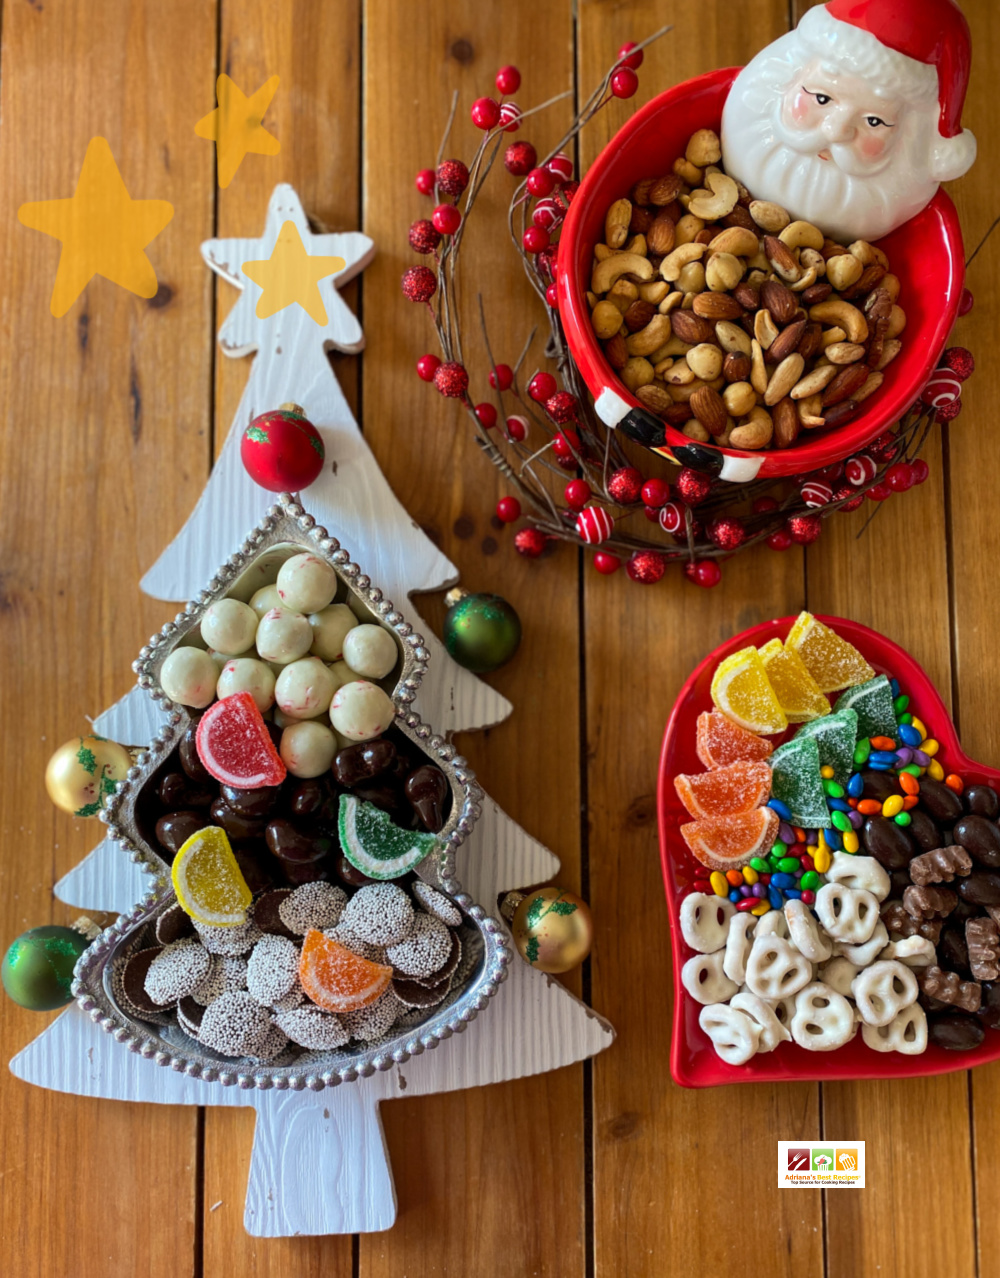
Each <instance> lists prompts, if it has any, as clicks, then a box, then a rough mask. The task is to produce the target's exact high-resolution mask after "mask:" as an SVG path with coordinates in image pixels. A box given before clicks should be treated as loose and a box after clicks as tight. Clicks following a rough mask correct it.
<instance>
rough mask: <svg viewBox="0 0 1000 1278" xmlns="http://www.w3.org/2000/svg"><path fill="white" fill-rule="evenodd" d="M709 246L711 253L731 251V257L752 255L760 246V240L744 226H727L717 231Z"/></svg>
mask: <svg viewBox="0 0 1000 1278" xmlns="http://www.w3.org/2000/svg"><path fill="white" fill-rule="evenodd" d="M709 248H710V249H711V251H712V252H713V253H732V255H733V257H752V256H753V255H754V254H755V253H756V252H757V250H758V249H759V248H760V240H759V239H758V238H757V236H756V235H754V233H753V231H748V230H747V228H746V227H745V226H729V227H727V228H726V229H725V230H724V231H720V232H719V234H718V235H717V236H716V237H715V239H714V240H713V241H712V243H711V244H710V245H709Z"/></svg>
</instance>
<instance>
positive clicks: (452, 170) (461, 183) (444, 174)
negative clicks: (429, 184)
mask: <svg viewBox="0 0 1000 1278" xmlns="http://www.w3.org/2000/svg"><path fill="white" fill-rule="evenodd" d="M437 184H438V186H439V187H440V188H441V190H442V191H444V193H445V195H451V196H456V195H461V194H462V192H463V191H464V190H465V188H466V187H467V186H468V185H469V170H468V169H467V168H466V167H465V165H464V164H463V163H462V161H461V160H442V161H441V163H440V164H439V165H438V166H437Z"/></svg>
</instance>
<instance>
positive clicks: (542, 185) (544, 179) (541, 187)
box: [525, 169, 556, 195]
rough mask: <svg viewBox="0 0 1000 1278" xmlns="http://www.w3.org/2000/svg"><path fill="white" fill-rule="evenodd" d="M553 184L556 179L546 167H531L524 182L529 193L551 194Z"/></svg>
mask: <svg viewBox="0 0 1000 1278" xmlns="http://www.w3.org/2000/svg"><path fill="white" fill-rule="evenodd" d="M555 185H556V180H555V178H554V177H553V176H552V174H551V173H550V172H549V171H548V169H532V170H531V172H530V173H529V174H528V179H527V181H526V182H525V186H526V187H527V188H528V194H529V195H551V194H552V192H553V191H554V190H555Z"/></svg>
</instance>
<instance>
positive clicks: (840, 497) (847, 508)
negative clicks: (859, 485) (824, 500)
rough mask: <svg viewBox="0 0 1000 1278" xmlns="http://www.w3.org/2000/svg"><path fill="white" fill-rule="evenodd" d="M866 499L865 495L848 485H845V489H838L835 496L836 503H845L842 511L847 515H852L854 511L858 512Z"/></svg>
mask: <svg viewBox="0 0 1000 1278" xmlns="http://www.w3.org/2000/svg"><path fill="white" fill-rule="evenodd" d="M864 499H865V495H864V493H857V492H855V491H854V489H853V488H851V487H850V486H849V485H847V484H845V485H844V487H843V488H838V489H837V491H836V492H835V493H834V494H833V500H834V501H842V502H843V503H844V504H843V505H842V506H841V507H840V509H841V511H842V512H843V513H844V514H845V515H847V514H850V512H851V511H852V510H857V508H858V507H859V506H860V505H861V504H862V502H863V501H864Z"/></svg>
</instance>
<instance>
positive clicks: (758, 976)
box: [658, 613, 1000, 1087]
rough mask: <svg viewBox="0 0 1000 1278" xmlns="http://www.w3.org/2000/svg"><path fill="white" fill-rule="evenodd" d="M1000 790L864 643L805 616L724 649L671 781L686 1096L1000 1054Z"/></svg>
mask: <svg viewBox="0 0 1000 1278" xmlns="http://www.w3.org/2000/svg"><path fill="white" fill-rule="evenodd" d="M998 795H1000V771H997V770H996V769H993V768H988V767H984V766H983V765H982V764H980V763H976V762H974V761H973V760H971V759H969V758H968V757H967V756H966V755H965V754H963V752H962V749H961V746H960V745H959V742H958V737H957V735H956V733H955V728H954V725H953V724H952V722H951V720H950V718H949V717H948V712H947V710H946V709H945V706H944V703H943V702H942V700H941V698H940V697H939V696H938V693H937V691H936V690H935V688H934V686H933V684H932V683H931V681H930V680H929V679H928V677H927V675H926V674H925V673H924V671H923V670H922V669H921V667H920V666H919V665H918V664H917V662H916V661H914V660H913V658H912V657H911V656H910V655H909V654H908V653H906V652H904V651H903V649H902V648H900V647H899V646H898V645H896V644H894V643H892V642H891V641H890V640H888V639H886V638H884V637H883V636H882V635H879V634H876V632H875V631H873V630H869V629H868V628H867V627H866V626H861V625H858V624H857V623H856V622H853V621H850V620H847V619H845V618H841V617H821V616H813V615H812V614H810V613H802V614H800V616H799V617H797V618H796V617H783V618H780V619H778V620H775V621H768V622H765V623H764V624H762V625H759V626H755V627H753V628H752V629H750V630H745V631H743V633H742V634H739V635H736V636H734V637H733V638H732V639H730V640H728V641H727V642H726V643H724V644H722V645H721V646H720V647H718V648H716V650H715V651H714V652H712V653H710V654H709V656H707V657H706V658H705V660H704V661H703V662H702V663H701V664H700V665H699V666H698V668H697V669H696V670H695V671H694V672H693V674H692V675H691V677H690V678H689V679H688V680H687V682H686V683H685V685H684V687H683V688H682V689H681V692H680V695H679V696H678V698H677V701H676V703H675V705H674V708H673V711H672V713H671V715H670V720H669V722H668V723H667V730H666V735H665V737H664V741H663V752H662V755H661V758H660V773H659V781H658V810H659V825H660V856H661V860H662V864H663V878H664V884H665V887H666V894H667V906H668V908H669V911H670V923H671V946H672V950H673V967H674V1024H673V1030H674V1032H673V1042H672V1046H671V1055H670V1069H671V1073H672V1075H673V1077H674V1079H675V1080H676V1082H678V1083H680V1084H681V1085H682V1086H684V1087H716V1086H720V1085H722V1084H725V1083H748V1082H756V1083H759V1082H777V1081H782V1080H799V1081H822V1080H825V1079H835V1078H840V1079H862V1078H910V1077H917V1076H921V1075H929V1074H942V1073H947V1072H949V1071H951V1070H960V1069H968V1068H969V1067H970V1066H972V1065H980V1064H982V1063H984V1062H986V1061H992V1060H996V1059H998V1058H1000V798H998Z"/></svg>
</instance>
